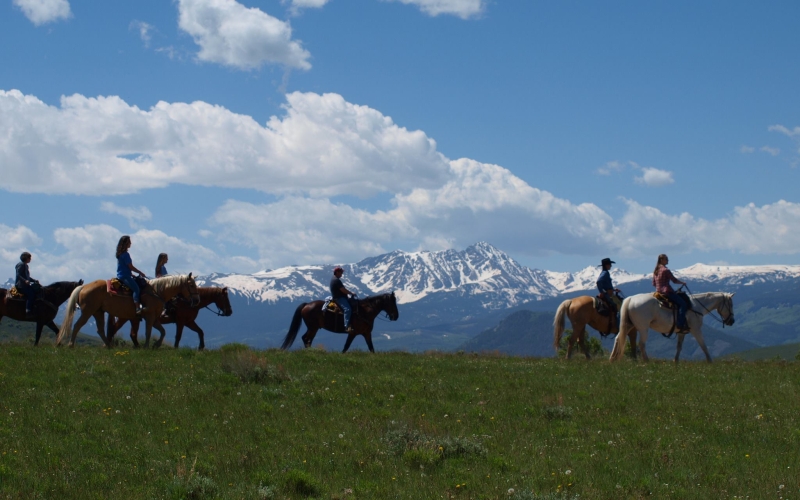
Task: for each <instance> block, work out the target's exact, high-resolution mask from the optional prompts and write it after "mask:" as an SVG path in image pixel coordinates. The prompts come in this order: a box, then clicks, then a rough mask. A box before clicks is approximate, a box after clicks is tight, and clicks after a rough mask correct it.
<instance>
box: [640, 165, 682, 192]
mask: <svg viewBox="0 0 800 500" xmlns="http://www.w3.org/2000/svg"><path fill="white" fill-rule="evenodd" d="M634 180H635V181H636V183H637V184H644V185H645V186H650V187H658V186H668V185H669V184H672V183H674V182H675V180H674V179H673V178H672V172H669V171H667V170H660V169H657V168H653V167H642V175H641V176H639V177H636V178H634Z"/></svg>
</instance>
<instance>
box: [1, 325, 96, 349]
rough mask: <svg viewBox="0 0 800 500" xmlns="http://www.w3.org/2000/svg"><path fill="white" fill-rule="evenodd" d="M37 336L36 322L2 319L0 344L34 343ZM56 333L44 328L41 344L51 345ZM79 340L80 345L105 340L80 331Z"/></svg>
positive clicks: (94, 344) (94, 343) (93, 334)
mask: <svg viewBox="0 0 800 500" xmlns="http://www.w3.org/2000/svg"><path fill="white" fill-rule="evenodd" d="M35 338H36V324H35V323H33V322H28V321H16V320H13V319H10V318H3V320H2V321H0V344H3V343H16V344H31V345H32V344H33V341H34V339H35ZM55 340H56V334H55V333H53V331H52V330H50V329H49V328H47V327H45V328H44V330H42V338H41V339H40V340H39V345H41V346H44V345H51V344H53V343H55ZM77 342H78V344H80V345H92V346H100V345H103V342H102V341H101V340H100V337H99V336H98V335H97V334H96V333H92V334H91V335H89V334H85V333H79V334H78V338H77Z"/></svg>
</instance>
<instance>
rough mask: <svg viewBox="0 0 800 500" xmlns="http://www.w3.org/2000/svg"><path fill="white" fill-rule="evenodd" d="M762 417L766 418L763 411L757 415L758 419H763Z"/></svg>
mask: <svg viewBox="0 0 800 500" xmlns="http://www.w3.org/2000/svg"><path fill="white" fill-rule="evenodd" d="M762 418H764V415H762V414H761V413H759V414H758V415H756V420H761V419H762Z"/></svg>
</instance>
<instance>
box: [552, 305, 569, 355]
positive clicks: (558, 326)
mask: <svg viewBox="0 0 800 500" xmlns="http://www.w3.org/2000/svg"><path fill="white" fill-rule="evenodd" d="M571 304H572V299H567V300H565V301H564V302H562V303H561V305H560V306H558V310H557V311H556V318H555V320H553V347H554V348H555V349H556V352H558V345H559V344H560V343H561V335H563V334H564V324H565V322H566V316H567V311H569V306H570V305H571Z"/></svg>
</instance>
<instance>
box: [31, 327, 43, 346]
mask: <svg viewBox="0 0 800 500" xmlns="http://www.w3.org/2000/svg"><path fill="white" fill-rule="evenodd" d="M42 328H44V323H42V322H41V321H37V322H36V338H35V339H33V347H38V346H39V339H40V338H42Z"/></svg>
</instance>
